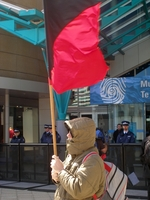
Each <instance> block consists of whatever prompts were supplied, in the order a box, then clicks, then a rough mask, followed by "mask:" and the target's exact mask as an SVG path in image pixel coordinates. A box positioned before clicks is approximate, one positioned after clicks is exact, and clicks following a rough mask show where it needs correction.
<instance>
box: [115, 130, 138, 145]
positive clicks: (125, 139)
mask: <svg viewBox="0 0 150 200" xmlns="http://www.w3.org/2000/svg"><path fill="white" fill-rule="evenodd" d="M116 143H135V135H134V133H132V132H131V131H128V132H127V133H126V134H124V133H123V131H122V132H121V133H120V134H119V135H118V137H117V142H116Z"/></svg>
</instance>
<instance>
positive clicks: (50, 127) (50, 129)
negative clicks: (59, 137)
mask: <svg viewBox="0 0 150 200" xmlns="http://www.w3.org/2000/svg"><path fill="white" fill-rule="evenodd" d="M48 128H49V132H50V133H51V134H52V133H53V129H52V125H51V124H50V125H49V126H48ZM55 129H56V126H55Z"/></svg>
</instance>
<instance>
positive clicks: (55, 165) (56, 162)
mask: <svg viewBox="0 0 150 200" xmlns="http://www.w3.org/2000/svg"><path fill="white" fill-rule="evenodd" d="M50 167H51V168H52V170H54V171H55V172H57V173H59V172H60V171H61V170H63V169H64V165H63V162H62V161H61V160H60V159H59V157H58V156H55V155H53V156H52V160H51V163H50Z"/></svg>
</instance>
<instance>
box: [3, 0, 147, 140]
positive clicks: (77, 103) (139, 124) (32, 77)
mask: <svg viewBox="0 0 150 200" xmlns="http://www.w3.org/2000/svg"><path fill="white" fill-rule="evenodd" d="M102 2H103V7H104V6H105V5H106V2H104V1H102ZM112 2H113V4H114V5H113V4H111V5H112V6H114V7H115V4H118V5H119V1H115V3H114V1H112ZM7 3H10V4H13V5H15V6H19V7H22V8H25V9H32V8H35V9H38V10H39V11H42V10H43V4H42V1H39V0H32V1H26V0H23V1H21V2H20V1H18V0H11V1H9V0H7ZM139 3H140V2H139ZM104 4H105V5H104ZM137 15H138V13H137V14H136V16H137ZM106 28H107V27H106ZM113 29H115V25H113ZM107 31H108V30H107ZM118 34H119V30H118ZM112 40H113V38H112ZM149 46H150V37H149V35H145V36H144V37H139V38H138V39H136V41H135V40H134V41H133V42H132V43H131V42H130V43H129V44H128V46H125V47H123V48H122V49H123V53H121V52H120V50H119V51H117V50H116V52H114V53H113V58H114V59H112V58H111V59H110V58H107V63H108V64H109V66H110V70H109V72H108V74H107V75H108V77H121V76H136V75H138V73H139V71H140V72H142V71H143V73H147V74H146V75H150V73H149V71H147V72H146V71H144V70H145V69H148V65H149V62H150V56H149V55H150V49H149ZM145 65H146V66H147V67H144V66H145ZM142 67H143V69H142ZM144 75H145V74H144ZM131 92H132V91H131ZM71 97H72V96H71ZM55 115H56V123H57V130H58V132H59V133H60V134H62V136H63V137H62V138H63V139H62V142H64V141H65V136H64V131H65V130H64V129H63V128H62V123H63V121H62V120H59V119H58V117H57V111H56V112H55ZM79 116H87V117H92V118H93V119H94V121H95V123H96V125H97V126H98V127H101V128H103V130H104V131H105V132H106V133H107V134H109V135H110V136H112V133H113V131H114V130H115V129H116V125H117V123H120V122H121V121H122V120H128V121H130V122H133V123H132V125H133V126H132V130H133V132H134V131H135V134H136V136H137V141H141V140H142V139H143V138H144V137H145V135H146V132H147V131H149V130H150V121H149V116H150V104H148V103H147V104H144V103H143V104H118V105H113V104H110V105H90V95H89V88H83V89H77V90H73V97H72V98H70V103H69V107H68V110H67V117H66V118H67V119H68V118H69V119H71V118H74V117H79ZM45 123H47V124H50V123H51V117H50V100H49V90H48V84H47V68H46V64H45V61H44V58H43V55H42V50H41V47H40V46H38V45H33V44H31V43H30V42H28V41H25V40H24V39H21V38H19V37H17V36H15V35H13V34H11V33H9V32H8V31H6V30H3V29H1V28H0V140H1V142H4V143H7V142H9V140H10V138H9V129H10V127H11V128H13V129H14V128H18V129H20V131H21V132H22V134H23V135H24V137H25V138H26V142H29V143H30V142H39V141H40V137H41V135H42V133H43V128H44V124H45ZM135 123H136V130H135Z"/></svg>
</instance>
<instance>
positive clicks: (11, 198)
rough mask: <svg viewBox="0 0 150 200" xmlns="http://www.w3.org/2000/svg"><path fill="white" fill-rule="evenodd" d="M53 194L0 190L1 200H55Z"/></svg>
mask: <svg viewBox="0 0 150 200" xmlns="http://www.w3.org/2000/svg"><path fill="white" fill-rule="evenodd" d="M53 196H54V193H53V192H41V191H39V192H38V191H30V190H17V189H8V188H0V200H53Z"/></svg>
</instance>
